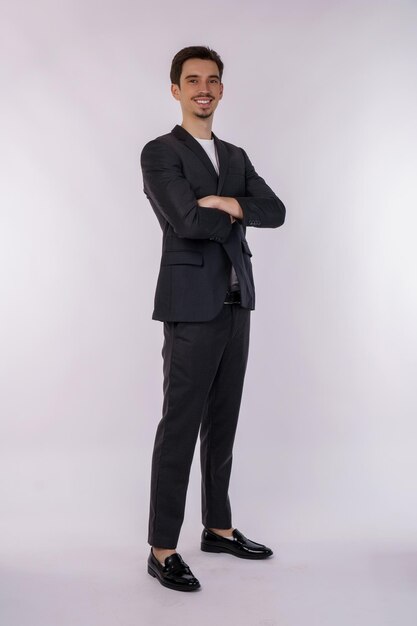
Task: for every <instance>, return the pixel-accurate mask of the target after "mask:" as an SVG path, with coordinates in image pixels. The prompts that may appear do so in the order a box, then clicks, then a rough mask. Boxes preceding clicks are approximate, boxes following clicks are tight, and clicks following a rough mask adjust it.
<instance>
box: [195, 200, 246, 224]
mask: <svg viewBox="0 0 417 626" xmlns="http://www.w3.org/2000/svg"><path fill="white" fill-rule="evenodd" d="M197 204H198V206H203V207H211V208H213V209H219V211H224V212H225V213H228V214H229V215H230V221H231V222H235V221H236V219H242V218H243V211H242V207H241V206H240V204H239V202H238V201H237V200H236V198H232V197H230V196H204V198H199V199H198V200H197Z"/></svg>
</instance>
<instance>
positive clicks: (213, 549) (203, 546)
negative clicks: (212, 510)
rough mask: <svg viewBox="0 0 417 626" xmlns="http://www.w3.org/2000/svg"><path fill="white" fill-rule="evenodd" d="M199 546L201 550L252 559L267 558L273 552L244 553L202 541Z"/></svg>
mask: <svg viewBox="0 0 417 626" xmlns="http://www.w3.org/2000/svg"><path fill="white" fill-rule="evenodd" d="M200 547H201V550H202V551H203V552H216V553H220V552H224V553H225V554H232V555H233V556H237V557H239V558H240V559H253V560H260V559H269V557H270V556H272V555H273V554H274V553H273V552H272V553H271V554H250V553H245V552H235V551H234V550H229V549H228V548H226V547H224V548H223V547H221V548H220V547H219V546H212V545H207V544H205V543H202V544H201V546H200Z"/></svg>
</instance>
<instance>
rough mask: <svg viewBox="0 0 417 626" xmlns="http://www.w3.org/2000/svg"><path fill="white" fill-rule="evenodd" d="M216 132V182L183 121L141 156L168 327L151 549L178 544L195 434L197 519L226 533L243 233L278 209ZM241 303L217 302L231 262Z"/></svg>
mask: <svg viewBox="0 0 417 626" xmlns="http://www.w3.org/2000/svg"><path fill="white" fill-rule="evenodd" d="M212 136H213V138H214V141H215V146H216V149H217V154H218V158H219V166H220V167H219V176H217V173H216V171H215V169H214V167H213V164H212V162H211V160H210V158H209V157H208V155H207V153H206V152H205V150H204V148H203V147H202V146H201V145H200V144H199V143H198V141H196V139H194V137H193V136H192V135H191V134H190V133H189V132H188V131H186V130H185V129H184V128H183V127H182V126H179V125H176V126H175V127H174V128H173V129H172V131H171V132H170V133H167V134H165V135H162V136H160V137H157V138H156V139H153V140H152V141H149V142H148V143H147V144H146V145H145V146H144V147H143V149H142V153H141V167H142V174H143V185H144V186H143V190H144V193H145V194H146V196H147V198H148V199H149V201H150V203H151V206H152V208H153V210H154V212H155V214H156V217H157V218H158V221H159V223H160V226H161V228H162V232H163V241H162V256H161V265H160V270H159V276H158V281H157V286H156V292H155V302H154V311H153V314H152V318H153V319H155V320H160V321H163V322H164V346H163V349H162V355H163V358H164V403H163V415H162V419H161V421H160V422H159V424H158V428H157V432H156V437H155V446H154V451H153V456H152V476H151V502H150V515H149V536H148V542H149V543H150V545H153V546H157V547H166V548H175V547H176V545H177V540H178V536H179V532H180V528H181V525H182V521H183V515H184V507H185V498H186V491H187V487H188V478H189V471H190V467H191V462H192V458H193V454H194V448H195V443H196V439H197V436H198V431H199V429H200V427H201V430H200V439H201V450H200V459H201V471H202V521H203V524H204V525H205V526H206V527H213V528H229V527H230V526H231V510H230V502H229V497H228V485H229V478H230V472H231V464H232V448H233V441H234V437H235V432H236V426H237V420H238V414H239V409H240V401H241V395H242V390H243V380H244V375H245V370H246V363H247V357H248V347H249V329H250V311H251V310H253V309H254V308H255V287H254V282H253V275H252V264H251V258H250V257H251V256H252V253H251V251H250V248H249V245H248V243H247V241H246V227H247V226H256V227H263V228H275V227H277V226H280V225H281V224H283V223H284V219H285V207H284V205H283V203H282V202H281V200H280V199H279V198H278V197H277V196H276V194H275V193H274V192H273V191H272V189H271V188H270V187H269V186H268V185H267V184H266V182H265V181H264V179H263V178H261V177H260V176H259V175H258V174H257V173H256V171H255V169H254V167H253V165H252V163H251V162H250V160H249V157H248V156H247V154H246V152H245V151H244V150H243V149H242V148H240V147H238V146H235V145H233V144H231V143H228V142H226V141H222V140H220V139H218V137H216V135H215V134H214V133H212ZM208 195H219V196H232V197H234V198H236V199H237V200H238V202H239V204H240V206H241V207H242V211H243V218H242V219H238V220H236V221H235V222H234V223H231V221H230V216H229V214H227V213H225V212H224V211H220V210H218V209H214V208H207V207H200V206H199V205H198V204H197V199H198V198H202V197H204V196H208ZM232 264H233V267H234V269H235V271H236V274H237V277H238V280H239V287H240V304H224V301H225V296H226V292H227V290H228V285H229V279H230V270H231V265H232Z"/></svg>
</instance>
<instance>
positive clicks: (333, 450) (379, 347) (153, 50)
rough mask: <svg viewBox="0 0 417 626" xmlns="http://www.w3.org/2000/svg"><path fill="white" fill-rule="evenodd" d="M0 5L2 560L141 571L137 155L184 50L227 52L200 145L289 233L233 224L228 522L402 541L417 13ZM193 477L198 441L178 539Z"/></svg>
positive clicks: (335, 7) (144, 463) (253, 531)
mask: <svg viewBox="0 0 417 626" xmlns="http://www.w3.org/2000/svg"><path fill="white" fill-rule="evenodd" d="M1 6H2V8H1V22H0V24H1V33H0V46H1V53H2V65H1V117H0V124H1V163H0V167H1V209H0V210H1V213H0V220H1V221H0V225H1V227H0V237H1V241H0V272H1V292H0V294H1V295H0V298H1V302H0V306H1V309H0V312H1V344H0V345H1V348H0V349H1V360H0V363H1V370H0V385H1V388H0V394H1V395H0V402H1V405H0V409H1V425H0V441H1V444H0V445H1V459H2V460H1V487H2V489H1V500H0V511H1V521H0V537H1V539H0V546H1V555H2V559H3V563H5V564H6V565H5V570H8V568H10V567H12V564H14V565H13V567H15V568H16V569H18V564H19V563H20V562H23V561H24V560H25V559H26V558H27V557H28V556H30V557H31V559H32V560H31V562H32V567H33V571H36V567H37V565H36V564H37V563H38V564H39V563H40V562H42V559H46V558H48V555H49V554H66V550H77V549H79V550H80V551H81V550H82V549H83V548H85V549H86V550H87V549H88V550H90V551H91V550H93V551H94V550H97V551H98V552H99V551H102V550H103V549H104V547H105V546H107V549H109V546H110V550H111V552H110V553H109V554H108V558H107V560H105V563H104V564H103V567H104V568H106V567H107V568H111V567H113V559H115V560H116V558H117V557H116V556H115V554H116V552H117V550H126V551H127V552H133V553H135V551H136V555H138V561H137V562H138V568H139V569H140V568H143V567H144V566H143V560H144V559H145V557H146V556H147V553H148V546H147V544H146V536H147V516H148V497H149V478H150V459H151V451H152V445H153V438H154V434H155V429H156V425H157V423H158V421H159V419H160V415H161V406H162V357H161V348H162V324H161V323H160V322H156V321H153V320H151V313H152V307H153V295H154V289H155V284H156V277H157V273H158V265H159V259H160V251H161V232H160V228H159V225H158V223H157V220H156V218H155V216H154V214H153V212H152V209H151V207H150V204H149V203H148V201H147V199H146V197H145V195H144V194H143V190H142V177H141V171H140V166H139V155H140V151H141V148H142V147H143V145H144V144H145V143H146V142H147V141H148V140H150V139H152V138H154V137H156V136H158V135H161V134H164V133H167V132H169V131H170V130H171V129H172V128H173V126H174V125H175V124H177V123H181V110H180V107H179V104H178V102H177V101H175V100H174V98H173V97H172V96H171V94H170V80H169V69H170V64H171V60H172V57H173V56H174V54H175V53H176V52H177V51H178V50H179V49H181V48H182V47H185V46H188V45H209V46H210V47H212V48H214V49H215V50H216V51H218V52H219V54H220V56H221V57H222V59H223V61H224V63H225V70H224V75H223V82H224V97H223V100H222V101H221V103H220V104H219V106H218V108H217V111H216V113H215V118H214V124H213V130H214V132H215V133H216V134H217V135H218V136H219V137H220V138H222V139H225V140H227V141H230V142H232V143H235V144H237V145H240V146H242V147H244V148H245V150H246V151H247V152H248V154H249V156H250V158H251V160H252V162H253V163H254V165H255V168H256V170H257V171H258V173H259V174H260V175H261V176H263V177H264V178H265V180H266V181H267V182H268V184H269V185H270V186H271V187H272V188H273V189H274V190H275V191H276V193H277V194H278V196H279V197H280V198H281V199H282V200H283V202H284V204H285V205H286V207H287V220H286V223H285V224H284V226H282V227H281V228H279V229H277V230H269V229H256V228H248V230H247V238H248V241H249V243H250V245H251V248H252V252H253V257H252V262H253V267H254V276H255V282H256V287H257V308H256V310H255V311H254V312H253V313H252V336H251V348H250V356H249V363H248V370H247V377H246V384H245V390H244V396H243V400H242V410H241V417H240V424H239V429H238V434H237V438H236V444H235V455H234V466H233V472H232V482H231V492H230V495H231V502H232V509H233V512H234V524H235V525H236V526H238V527H239V528H240V527H242V529H244V530H246V532H247V534H248V535H249V536H251V535H252V536H254V538H256V536H258V537H259V538H260V539H263V540H264V541H265V543H269V544H272V545H280V544H283V543H285V542H286V541H289V542H290V541H295V542H297V541H301V542H302V541H322V540H328V541H332V542H340V541H359V542H362V541H369V542H372V541H378V542H382V543H383V542H398V543H399V544H402V542H409V543H411V544H413V545H414V546H415V544H416V542H417V503H416V484H415V476H416V474H417V456H416V454H415V439H416V436H417V420H416V416H417V398H416V391H415V380H416V373H417V372H416V354H417V352H416V348H417V327H416V318H417V279H416V264H417V258H416V256H417V255H416V252H415V231H416V226H417V219H416V208H417V189H416V171H417V156H416V144H417V133H416V111H417V72H416V55H417V3H416V2H413V1H411V0H409V1H406V0H404V1H397V2H395V1H389V0H380V1H376V0H375V1H372V0H362V1H359V0H357V1H356V0H353V1H352V0H349V1H347V2H338V1H334V2H331V1H328V0H312V1H307V0H304V1H300V0H299V1H295V2H291V3H289V2H283V1H281V0H279V1H274V2H273V1H272V0H269V1H268V0H260V1H259V2H256V3H252V2H249V1H248V0H244V1H243V2H242V0H240V1H239V2H238V0H233V1H231V2H227V3H226V4H222V3H220V2H219V1H218V0H214V1H212V2H211V3H210V4H207V5H202V4H201V3H198V4H196V3H194V2H191V1H189V0H180V1H179V2H176V3H169V2H166V3H153V4H151V5H149V3H140V2H136V3H135V2H132V1H128V0H121V1H119V2H115V1H111V0H105V1H104V2H103V1H101V2H98V0H84V1H81V0H74V1H72V2H71V1H69V0H67V1H63V2H54V1H53V0H49V1H46V0H40V1H39V2H37V3H32V4H31V3H29V2H26V3H23V2H16V1H13V2H12V1H11V0H9V2H5V1H4V0H3V2H2V5H1ZM198 463H199V456H198V446H197V448H196V455H195V459H194V464H193V469H192V475H191V480H190V486H189V491H188V499H187V508H186V519H185V522H184V526H183V532H182V536H181V538H180V544H179V548H181V547H183V549H184V550H185V549H186V548H188V547H190V546H192V545H193V546H194V545H198V542H199V535H200V532H201V521H200V493H199V465H198ZM25 562H26V561H25ZM27 567H29V566H27ZM80 567H81V565H80ZM84 567H88V565H86V564H84ZM140 571H142V569H140ZM6 577H7V576H6ZM8 623H9V624H10V625H11V626H15V625H14V624H12V623H11V622H10V621H9V622H8ZM34 623H35V622H33V621H32V622H31V624H32V625H33V624H34ZM60 623H61V624H62V623H63V622H62V620H61V622H60ZM74 623H77V626H79V625H80V624H82V623H83V622H82V620H80V619H79V620H78V621H74ZM96 623H97V625H98V626H100V624H99V623H98V622H96ZM113 623H116V622H113ZM125 623H126V622H125ZM403 623H404V622H403ZM22 624H23V622H20V626H22ZM43 626H45V621H44V622H43ZM48 626H49V625H48ZM297 626H299V625H297Z"/></svg>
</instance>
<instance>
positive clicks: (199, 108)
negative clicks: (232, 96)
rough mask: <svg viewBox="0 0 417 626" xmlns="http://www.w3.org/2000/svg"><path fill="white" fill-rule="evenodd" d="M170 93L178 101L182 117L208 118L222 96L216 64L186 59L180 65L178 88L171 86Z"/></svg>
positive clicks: (202, 60)
mask: <svg viewBox="0 0 417 626" xmlns="http://www.w3.org/2000/svg"><path fill="white" fill-rule="evenodd" d="M171 93H172V95H173V96H174V98H175V99H176V100H179V102H180V104H181V109H182V112H183V116H184V117H188V116H191V117H198V118H200V119H205V118H208V117H210V116H211V115H213V113H214V111H215V110H216V108H217V105H218V103H219V100H221V98H222V96H223V83H221V82H220V76H219V68H218V67H217V63H215V62H214V61H210V60H208V59H187V61H185V62H184V63H183V65H182V72H181V77H180V88H179V87H178V85H171ZM207 100H208V102H206V101H207Z"/></svg>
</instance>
